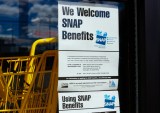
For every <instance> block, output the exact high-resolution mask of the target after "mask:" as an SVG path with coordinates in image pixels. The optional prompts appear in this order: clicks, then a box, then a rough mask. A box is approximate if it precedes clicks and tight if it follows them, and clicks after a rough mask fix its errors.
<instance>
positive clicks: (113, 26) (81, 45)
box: [58, 2, 119, 51]
mask: <svg viewBox="0 0 160 113" xmlns="http://www.w3.org/2000/svg"><path fill="white" fill-rule="evenodd" d="M118 19H119V17H118V7H117V6H112V5H102V4H101V5H100V4H98V5H97V4H84V3H70V2H65V3H63V2H59V5H58V37H59V50H96V51H119V29H118V26H119V23H118Z"/></svg>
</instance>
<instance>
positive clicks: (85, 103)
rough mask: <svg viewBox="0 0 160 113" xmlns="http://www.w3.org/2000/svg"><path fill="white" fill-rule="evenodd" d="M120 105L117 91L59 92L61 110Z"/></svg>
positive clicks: (108, 107)
mask: <svg viewBox="0 0 160 113" xmlns="http://www.w3.org/2000/svg"><path fill="white" fill-rule="evenodd" d="M116 107H119V96H118V92H117V91H97V92H71V93H59V110H60V111H61V110H76V109H91V108H95V109H96V108H97V109H99V108H107V109H110V110H114V109H115V108H116Z"/></svg>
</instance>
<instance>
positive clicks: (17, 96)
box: [0, 41, 58, 113]
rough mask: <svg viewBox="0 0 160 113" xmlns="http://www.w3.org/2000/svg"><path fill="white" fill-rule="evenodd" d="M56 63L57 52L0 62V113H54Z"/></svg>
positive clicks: (55, 103)
mask: <svg viewBox="0 0 160 113" xmlns="http://www.w3.org/2000/svg"><path fill="white" fill-rule="evenodd" d="M53 42H54V41H53ZM57 59H58V58H57V51H56V50H48V51H45V52H44V53H43V54H41V55H33V54H32V55H30V56H21V57H7V58H6V57H5V58H0V112H2V113H56V108H57V81H58V80H57V79H58V75H57V62H58V61H57Z"/></svg>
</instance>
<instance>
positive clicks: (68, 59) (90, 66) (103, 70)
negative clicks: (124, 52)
mask: <svg viewBox="0 0 160 113" xmlns="http://www.w3.org/2000/svg"><path fill="white" fill-rule="evenodd" d="M118 59H119V52H84V51H83V52H82V51H81V52H79V51H59V83H58V89H59V91H89V90H97V89H98V90H113V89H117V87H118Z"/></svg>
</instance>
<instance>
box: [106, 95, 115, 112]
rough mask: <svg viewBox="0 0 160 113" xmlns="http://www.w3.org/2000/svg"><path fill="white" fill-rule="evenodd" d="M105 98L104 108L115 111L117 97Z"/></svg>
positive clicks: (107, 96) (108, 96)
mask: <svg viewBox="0 0 160 113" xmlns="http://www.w3.org/2000/svg"><path fill="white" fill-rule="evenodd" d="M104 98H105V104H104V107H105V108H110V109H114V106H115V99H116V97H115V96H110V95H107V94H106V95H104Z"/></svg>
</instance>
